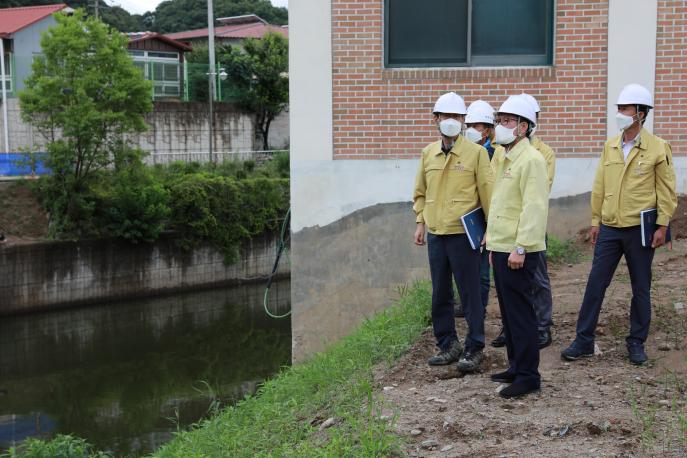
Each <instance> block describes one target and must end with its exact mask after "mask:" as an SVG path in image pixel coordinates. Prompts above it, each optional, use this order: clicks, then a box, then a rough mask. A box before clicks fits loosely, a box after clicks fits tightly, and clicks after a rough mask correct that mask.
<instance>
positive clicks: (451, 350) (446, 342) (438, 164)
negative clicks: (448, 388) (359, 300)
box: [413, 92, 494, 372]
mask: <svg viewBox="0 0 687 458" xmlns="http://www.w3.org/2000/svg"><path fill="white" fill-rule="evenodd" d="M466 111H467V110H466V108H465V102H464V101H463V99H462V98H461V97H460V96H459V95H457V94H455V93H453V92H449V93H447V94H444V95H442V96H441V97H439V99H438V100H437V102H436V104H435V105H434V120H435V122H436V124H437V126H438V128H439V131H440V132H441V140H439V141H436V142H434V143H430V144H429V145H427V147H425V148H424V149H423V150H422V157H421V159H420V164H419V167H418V171H417V177H416V179H415V190H414V192H413V210H414V211H415V215H416V219H415V221H416V223H417V226H416V230H415V235H414V242H415V244H416V245H424V244H425V231H427V232H428V234H427V245H428V247H427V248H428V250H427V251H428V253H429V267H430V273H431V277H432V325H433V327H434V336H435V337H436V343H437V347H439V353H438V354H437V355H436V356H434V357H432V358H430V359H429V361H428V363H429V364H430V365H446V364H451V363H453V362H456V361H458V369H459V370H460V371H463V372H472V371H474V370H476V369H478V368H479V367H480V365H481V363H482V361H483V359H484V356H483V353H482V349H483V348H484V312H483V310H482V304H481V299H480V251H479V247H478V249H477V250H475V249H473V248H472V247H471V246H470V242H469V240H468V237H467V236H466V234H465V230H464V229H463V226H462V223H461V219H460V218H461V216H463V215H465V214H466V213H468V212H470V211H472V210H474V209H475V208H477V207H479V206H481V207H482V209H483V210H484V213H485V215H488V214H489V202H490V200H491V189H492V185H493V183H494V175H493V172H492V169H491V165H490V163H489V156H488V154H487V151H486V150H485V149H484V148H483V147H481V146H479V145H476V144H474V143H472V142H470V141H468V140H467V139H465V137H464V136H462V135H460V134H461V132H462V130H463V121H464V119H465V114H466ZM452 276H453V277H454V278H455V281H456V283H457V285H458V290H459V294H460V300H461V303H462V305H463V310H464V313H465V320H466V321H467V324H468V335H467V336H466V338H465V348H464V349H465V352H463V345H462V344H461V342H460V341H459V339H458V335H457V333H456V326H455V318H454V316H453V305H452V303H451V291H452V281H451V277H452Z"/></svg>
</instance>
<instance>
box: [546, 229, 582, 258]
mask: <svg viewBox="0 0 687 458" xmlns="http://www.w3.org/2000/svg"><path fill="white" fill-rule="evenodd" d="M546 258H547V259H548V261H549V262H553V263H569V264H572V263H576V262H578V261H579V260H580V250H579V249H578V248H577V246H576V245H575V240H573V239H568V240H566V241H561V240H560V239H559V238H557V237H556V236H553V235H549V239H548V243H547V245H546Z"/></svg>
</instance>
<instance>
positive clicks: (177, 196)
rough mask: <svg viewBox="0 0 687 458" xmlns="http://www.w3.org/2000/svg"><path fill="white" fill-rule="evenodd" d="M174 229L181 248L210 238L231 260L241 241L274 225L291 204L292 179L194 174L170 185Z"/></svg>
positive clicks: (171, 221)
mask: <svg viewBox="0 0 687 458" xmlns="http://www.w3.org/2000/svg"><path fill="white" fill-rule="evenodd" d="M169 192H170V209H171V220H170V226H171V229H173V230H175V231H177V232H178V233H179V235H180V238H179V243H180V245H181V246H182V247H183V248H187V249H188V248H191V247H193V246H196V245H197V244H198V243H200V242H201V241H202V240H209V241H211V242H212V243H213V244H214V245H215V246H216V247H217V248H219V249H220V250H221V251H222V253H223V254H224V255H225V257H226V259H227V261H233V260H235V259H236V257H237V255H238V248H239V245H240V242H241V241H242V240H243V239H245V238H248V237H250V236H253V235H257V234H260V233H263V232H265V231H267V230H271V229H276V228H277V227H278V224H279V220H278V219H279V217H280V216H281V215H282V214H283V212H285V211H286V209H287V208H288V202H289V200H288V181H287V180H275V179H269V178H262V179H246V180H238V179H236V178H231V177H224V176H218V175H210V174H208V173H194V174H189V175H182V176H180V177H177V178H176V180H175V181H174V182H173V183H171V184H170V185H169Z"/></svg>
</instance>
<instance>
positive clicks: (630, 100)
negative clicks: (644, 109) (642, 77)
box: [616, 83, 654, 108]
mask: <svg viewBox="0 0 687 458" xmlns="http://www.w3.org/2000/svg"><path fill="white" fill-rule="evenodd" d="M616 105H646V106H648V107H650V108H653V107H654V99H653V97H651V92H649V90H648V89H647V88H645V87H644V86H642V85H641V84H636V83H632V84H628V85H627V86H625V87H624V88H623V90H622V91H620V95H619V96H618V101H617V102H616Z"/></svg>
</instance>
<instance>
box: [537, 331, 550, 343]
mask: <svg viewBox="0 0 687 458" xmlns="http://www.w3.org/2000/svg"><path fill="white" fill-rule="evenodd" d="M549 345H551V331H549V330H548V329H547V330H544V331H539V348H546V347H548V346H549Z"/></svg>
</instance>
